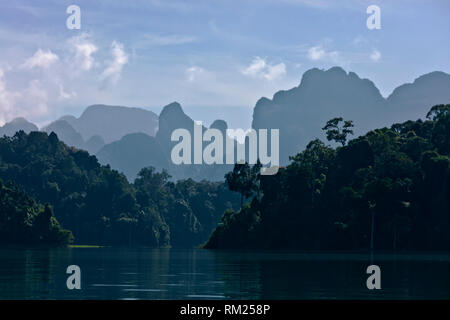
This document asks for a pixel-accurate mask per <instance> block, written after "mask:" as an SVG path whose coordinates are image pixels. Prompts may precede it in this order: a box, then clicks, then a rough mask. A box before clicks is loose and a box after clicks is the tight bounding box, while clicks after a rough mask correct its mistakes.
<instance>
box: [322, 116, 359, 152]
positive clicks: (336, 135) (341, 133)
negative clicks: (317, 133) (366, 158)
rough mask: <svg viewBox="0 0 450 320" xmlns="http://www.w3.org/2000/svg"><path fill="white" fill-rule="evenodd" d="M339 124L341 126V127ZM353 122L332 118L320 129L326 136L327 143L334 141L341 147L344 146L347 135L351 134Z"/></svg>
mask: <svg viewBox="0 0 450 320" xmlns="http://www.w3.org/2000/svg"><path fill="white" fill-rule="evenodd" d="M341 122H343V125H342V126H341ZM351 128H353V121H352V120H344V119H343V118H341V117H339V118H333V119H331V120H328V121H327V123H326V125H325V127H323V128H322V130H324V131H325V132H326V134H327V140H328V141H332V140H333V141H335V142H338V143H341V144H342V146H345V143H346V142H347V136H348V135H349V134H353V130H352V129H351Z"/></svg>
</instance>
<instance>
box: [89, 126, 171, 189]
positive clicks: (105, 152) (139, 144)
mask: <svg viewBox="0 0 450 320" xmlns="http://www.w3.org/2000/svg"><path fill="white" fill-rule="evenodd" d="M96 156H97V159H98V161H99V162H100V163H102V164H109V165H110V166H111V168H113V169H116V170H118V171H120V172H123V173H124V174H125V175H126V176H127V178H128V179H129V180H130V181H134V179H135V178H136V176H137V174H138V172H139V171H140V170H141V169H142V168H144V167H149V166H152V167H154V168H156V169H157V170H159V171H160V170H161V169H167V170H168V169H169V168H170V166H171V163H170V159H167V157H166V155H165V153H164V152H163V151H162V149H161V147H160V145H159V143H158V142H157V141H156V139H155V138H154V137H151V136H149V135H147V134H145V133H131V134H128V135H126V136H124V137H122V139H120V140H119V141H115V142H112V143H110V144H107V145H105V146H104V147H103V148H101V149H100V151H98V152H97V154H96Z"/></svg>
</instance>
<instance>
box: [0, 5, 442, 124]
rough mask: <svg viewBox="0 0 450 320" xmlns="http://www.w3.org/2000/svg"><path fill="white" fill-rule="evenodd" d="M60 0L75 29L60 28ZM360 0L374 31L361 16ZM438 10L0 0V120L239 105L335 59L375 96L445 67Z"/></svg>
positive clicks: (248, 103) (63, 17) (295, 82)
mask: <svg viewBox="0 0 450 320" xmlns="http://www.w3.org/2000/svg"><path fill="white" fill-rule="evenodd" d="M72 4H75V5H78V6H79V7H80V9H81V29H79V30H71V29H68V28H67V27H66V20H67V18H68V17H69V14H68V13H66V9H67V7H68V6H69V5H72ZM371 4H376V5H378V6H379V7H380V8H381V29H379V30H369V29H368V28H367V27H366V20H367V18H368V16H369V15H368V14H367V13H366V8H367V7H368V6H369V5H371ZM449 13H450V2H449V1H447V0H442V1H427V0H409V1H401V0H398V1H375V0H372V1H365V0H348V1H325V0H236V1H235V0H227V1H225V0H221V1H219V0H217V1H216V0H198V1H195V0H191V1H181V0H173V1H170V0H146V1H144V0H129V1H119V0H97V1H91V0H90V1H87V0H77V1H75V0H71V1H62V0H45V1H39V2H38V1H32V0H17V1H14V2H12V1H2V2H1V4H0V48H1V50H0V124H3V123H4V122H5V121H9V120H11V119H13V118H15V117H18V116H24V117H26V118H27V119H29V120H31V121H33V122H35V123H37V124H38V125H44V124H46V123H48V122H49V121H50V120H53V119H55V118H57V117H59V116H61V115H64V114H73V115H76V116H78V115H80V113H81V112H82V110H83V109H84V108H85V107H86V106H88V105H90V104H95V103H104V104H113V105H126V106H134V107H148V108H157V109H158V108H160V107H162V106H164V105H166V104H168V103H170V102H172V101H178V102H180V103H181V104H182V105H183V106H196V107H198V106H200V107H205V108H213V107H218V106H221V107H224V106H226V107H229V108H232V107H233V106H241V107H247V108H248V110H251V108H252V107H253V106H254V104H255V102H256V101H257V100H258V99H259V98H260V97H261V96H267V97H272V95H273V94H274V93H275V92H276V91H277V90H281V89H289V88H291V87H293V86H296V85H298V84H299V82H300V79H301V75H302V74H303V73H304V72H305V71H306V70H308V69H310V68H312V67H319V68H329V67H331V66H335V65H339V66H342V67H343V68H344V69H346V70H347V71H354V72H356V73H357V74H358V75H359V76H360V77H363V78H369V79H371V80H373V81H374V82H375V84H376V85H377V87H378V88H379V89H380V91H381V93H382V94H383V95H384V96H387V95H389V94H390V93H391V92H392V90H393V89H394V88H395V87H396V86H398V85H400V84H402V83H405V82H412V81H413V80H414V79H415V78H417V77H418V76H420V75H422V74H424V73H427V72H431V71H435V70H441V71H445V72H450V59H449V58H450V56H449V52H450V50H449V49H450V41H449V39H450V20H449V19H448V15H449ZM236 110H237V109H236ZM250 114H251V112H249V113H248V115H250ZM248 115H247V116H248ZM236 117H239V114H238V113H236Z"/></svg>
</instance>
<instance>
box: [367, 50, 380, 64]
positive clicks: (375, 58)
mask: <svg viewBox="0 0 450 320" xmlns="http://www.w3.org/2000/svg"><path fill="white" fill-rule="evenodd" d="M380 58H381V53H380V51H378V50H374V51H373V52H372V53H371V54H370V60H372V61H373V62H378V60H380Z"/></svg>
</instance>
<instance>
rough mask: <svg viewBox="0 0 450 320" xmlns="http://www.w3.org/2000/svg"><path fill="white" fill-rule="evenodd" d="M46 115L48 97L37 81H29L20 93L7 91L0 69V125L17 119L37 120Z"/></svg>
mask: <svg viewBox="0 0 450 320" xmlns="http://www.w3.org/2000/svg"><path fill="white" fill-rule="evenodd" d="M46 114H48V96H47V92H46V91H45V90H44V89H43V88H42V86H41V83H40V82H39V81H38V80H31V81H30V82H29V84H28V87H27V88H26V89H24V90H23V91H22V92H18V91H10V90H8V89H7V86H6V80H5V74H4V72H3V70H2V69H0V125H3V124H4V123H5V122H7V121H11V120H12V119H14V118H17V117H25V118H30V117H35V118H39V117H41V116H43V115H46Z"/></svg>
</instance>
